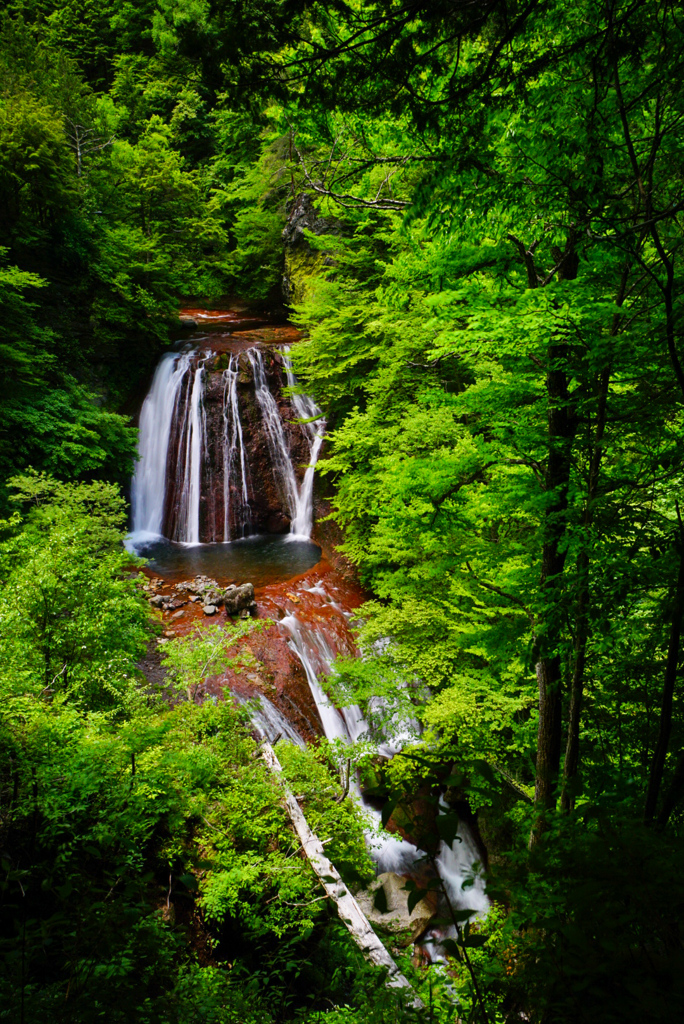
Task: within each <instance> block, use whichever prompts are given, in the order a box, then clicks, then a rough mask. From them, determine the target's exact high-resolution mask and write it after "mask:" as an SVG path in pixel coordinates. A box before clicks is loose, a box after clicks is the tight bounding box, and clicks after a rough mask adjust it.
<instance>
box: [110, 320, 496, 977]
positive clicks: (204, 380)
mask: <svg viewBox="0 0 684 1024" xmlns="http://www.w3.org/2000/svg"><path fill="white" fill-rule="evenodd" d="M187 314H188V315H191V316H192V318H193V321H194V322H195V324H196V325H198V326H197V327H196V329H194V330H193V331H192V333H191V334H189V335H188V336H187V337H186V339H185V340H184V342H183V343H182V344H181V345H180V346H179V348H178V350H177V351H174V352H168V353H165V354H164V355H163V356H162V358H161V360H160V362H159V364H158V366H157V369H156V371H155V374H154V377H153V380H152V382H151V385H150V389H149V391H148V394H147V396H146V398H145V401H144V403H143V406H142V409H141V412H140V432H139V455H140V458H139V461H138V463H137V466H136V470H135V474H134V477H133V480H132V485H131V503H132V529H131V533H130V535H129V537H128V540H127V546H128V547H129V549H130V550H131V551H132V552H135V553H136V554H139V555H142V556H144V557H145V558H147V559H148V560H149V561H148V567H147V574H148V575H149V576H150V577H154V578H155V586H156V587H157V588H159V592H160V593H167V592H168V594H169V595H171V596H173V595H174V593H177V590H174V587H177V585H178V584H179V583H180V582H181V581H183V580H187V579H191V578H194V577H197V576H205V577H208V578H210V579H212V580H215V581H216V582H217V583H219V584H220V585H221V586H225V585H227V584H230V583H236V584H241V583H245V582H247V581H249V582H251V583H252V584H253V585H254V587H255V590H256V601H257V609H258V611H257V614H258V616H259V617H261V618H268V619H270V620H272V622H273V623H274V625H272V626H270V627H269V628H268V629H266V630H264V631H263V632H262V633H260V634H258V635H255V638H254V639H253V640H252V638H250V647H251V649H252V651H253V653H254V654H255V657H256V660H257V664H259V665H260V668H259V670H258V671H253V672H247V673H242V674H241V675H240V676H237V675H232V676H231V675H228V676H226V677H225V678H223V679H221V680H215V679H214V680H209V681H207V684H206V686H205V689H204V693H205V696H212V697H214V698H218V697H220V696H222V695H223V692H224V690H225V688H226V687H229V688H230V689H231V691H232V693H233V695H234V698H235V699H236V700H237V701H246V700H249V701H250V705H249V706H250V709H251V714H252V722H253V726H254V729H255V731H256V732H257V733H258V734H259V735H261V736H264V737H266V738H268V739H269V740H272V741H273V740H275V739H276V738H277V737H278V736H280V737H282V738H284V739H287V740H289V741H290V742H294V743H299V744H304V743H307V742H315V740H316V738H317V737H319V736H321V735H324V736H326V737H327V738H328V739H329V740H332V741H338V743H339V744H340V745H342V746H344V745H345V744H351V743H354V742H355V741H357V740H358V739H360V738H364V739H375V741H376V742H378V746H379V749H380V750H381V751H382V753H383V754H384V755H385V756H388V755H390V756H391V754H392V753H396V751H397V749H399V748H398V746H397V741H395V744H394V747H393V748H391V749H390V748H388V746H387V745H386V744H385V746H384V747H383V745H382V743H383V738H382V737H371V736H370V735H369V733H370V730H369V726H368V723H367V722H366V720H365V719H364V717H363V715H362V713H361V710H360V709H359V708H358V707H346V708H340V709H338V708H336V707H334V706H333V705H332V704H331V703H330V701H329V699H328V697H327V696H326V694H325V691H324V689H323V687H322V686H321V677H323V676H325V675H327V674H328V673H329V672H330V670H331V666H332V664H333V661H334V660H335V658H336V657H337V656H338V655H346V656H349V655H356V654H357V651H356V648H355V644H354V640H353V636H352V633H351V630H350V626H349V620H350V618H351V617H352V615H353V613H354V610H355V609H356V608H357V607H358V606H359V604H361V603H362V601H363V597H364V595H363V594H362V592H361V591H360V590H359V588H358V586H357V585H356V584H355V583H353V582H350V581H349V580H348V579H347V578H346V576H345V575H344V574H343V572H341V571H339V570H338V569H336V568H335V567H334V566H333V565H331V564H330V563H329V562H328V561H327V560H326V559H325V558H324V557H323V556H322V551H321V547H319V546H318V545H317V544H316V543H315V537H316V534H315V505H316V488H315V486H314V484H315V468H316V462H317V460H318V457H319V454H320V452H321V447H322V445H323V442H324V437H325V420H324V418H323V416H322V413H321V410H320V409H319V408H318V407H317V406H316V405H315V403H314V402H313V401H312V399H311V398H310V397H308V396H306V395H304V394H300V393H298V392H297V391H296V388H297V381H296V378H295V376H294V373H293V370H292V364H291V361H290V355H291V345H292V344H294V343H296V332H294V329H293V328H291V327H289V326H283V325H271V324H268V323H266V324H265V325H264V323H263V322H260V321H259V320H258V318H252V319H251V320H250V318H249V317H240V316H239V315H237V314H236V313H235V312H232V311H220V310H213V311H211V310H204V311H203V310H192V311H187ZM312 535H313V539H312ZM178 604H179V605H180V607H179V608H178V609H177V610H176V611H174V613H173V618H172V619H170V620H169V622H168V623H167V631H166V633H165V637H166V638H168V637H169V636H173V635H183V634H184V633H186V632H188V631H189V630H190V629H192V628H193V627H194V625H195V624H197V623H198V622H201V621H203V618H204V616H203V613H202V608H201V607H200V605H199V604H189V603H187V602H178ZM222 616H223V618H225V612H222V611H219V614H218V618H213V619H212V621H221V619H222ZM402 732H403V735H404V739H405V740H408V739H410V738H411V736H412V735H413V736H415V734H416V733H415V726H413V725H412V724H411V723H406V728H405V729H403V730H402ZM349 793H350V798H351V799H354V800H356V801H357V802H358V803H359V804H360V805H361V806H362V807H363V808H364V810H365V812H366V819H367V823H368V828H367V834H366V837H367V843H368V848H369V851H370V853H371V856H372V857H373V859H374V861H375V863H376V866H377V871H378V874H382V873H385V872H391V873H393V874H397V875H401V876H410V875H411V874H412V873H415V872H418V871H419V870H420V865H421V862H422V857H423V855H422V853H421V851H419V850H417V849H416V847H415V846H414V845H413V844H412V843H411V842H409V841H408V840H407V839H405V838H402V837H400V836H398V835H396V834H392V833H389V832H386V831H385V830H384V829H383V828H382V826H381V815H380V811H379V810H378V809H377V807H375V806H373V805H372V804H371V803H370V802H368V801H367V800H366V799H365V798H364V796H363V793H362V791H361V788H360V786H359V784H358V782H357V780H356V779H355V778H352V779H350V786H349ZM480 860H481V854H480V852H479V850H478V847H477V844H476V841H475V838H474V836H473V834H472V832H471V830H470V828H469V827H468V825H467V824H466V823H465V822H461V824H460V827H459V835H458V837H457V839H456V840H454V842H453V844H451V845H448V844H446V843H445V842H442V843H441V846H440V849H439V854H438V857H437V864H438V868H439V872H440V875H441V878H442V880H443V883H444V885H445V887H446V889H447V892H448V894H449V897H450V900H451V902H452V904H453V905H455V907H456V908H458V909H464V908H468V909H471V910H472V911H473V914H474V915H480V914H483V913H485V912H486V911H487V909H488V906H489V904H488V900H487V896H486V892H485V888H484V882H483V880H482V877H481V876H480V875H478V874H477V871H476V870H475V866H476V864H477V863H478V862H479V861H480ZM473 878H474V882H473V881H472V880H473ZM466 881H467V882H468V888H467V890H464V889H463V884H464V882H466ZM446 934H447V932H440V933H437V932H436V931H433V932H432V933H430V932H428V933H427V934H426V935H425V936H423V938H422V939H421V943H422V944H423V945H424V948H425V950H426V952H427V955H428V956H431V957H432V958H433V959H439V940H440V938H444V937H445V936H446Z"/></svg>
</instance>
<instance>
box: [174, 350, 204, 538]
mask: <svg viewBox="0 0 684 1024" xmlns="http://www.w3.org/2000/svg"><path fill="white" fill-rule="evenodd" d="M204 376H205V370H204V364H203V363H200V364H199V366H198V367H197V369H196V370H195V375H194V378H193V381H192V390H191V392H190V401H189V410H188V413H187V414H186V417H185V420H184V422H183V436H182V438H181V449H182V451H183V462H184V473H183V482H182V485H181V493H180V501H179V515H178V525H177V527H176V535H177V536H176V539H177V540H179V541H181V542H182V543H184V544H189V545H195V544H199V543H200V497H201V494H202V456H203V454H204V452H205V450H206V446H207V420H206V416H205V413H204V403H203V401H202V397H203V392H204Z"/></svg>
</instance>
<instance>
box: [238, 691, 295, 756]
mask: <svg viewBox="0 0 684 1024" xmlns="http://www.w3.org/2000/svg"><path fill="white" fill-rule="evenodd" d="M237 699H239V698H237ZM240 703H242V701H240ZM248 707H249V717H250V718H251V720H252V724H253V726H254V728H255V729H256V731H257V732H258V733H259V735H260V736H261V737H262V738H263V739H265V740H268V742H269V743H275V742H276V741H277V740H278V739H285V740H289V741H290V743H295V744H296V745H297V746H298V747H305V746H306V743H305V742H304V740H303V739H302V737H301V736H300V735H299V733H298V732H297V730H296V729H295V727H294V726H293V725H292V724H291V723H290V722H288V720H287V718H285V715H283V714H282V713H281V712H280V711H278V708H277V707H276V706H275V704H272V703H271V701H270V700H269V699H268V697H264V696H263V694H261V695H260V696H259V697H256V698H254V699H252V700H250V701H249V704H248Z"/></svg>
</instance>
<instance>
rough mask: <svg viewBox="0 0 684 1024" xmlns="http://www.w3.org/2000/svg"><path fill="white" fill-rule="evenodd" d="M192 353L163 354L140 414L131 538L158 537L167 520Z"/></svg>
mask: <svg viewBox="0 0 684 1024" xmlns="http://www.w3.org/2000/svg"><path fill="white" fill-rule="evenodd" d="M189 367H190V356H189V355H187V354H186V355H182V356H177V355H173V354H171V353H167V354H166V355H164V356H162V358H161V361H160V363H159V366H158V367H157V370H156V372H155V375H154V378H153V380H152V386H151V388H150V390H149V393H148V395H147V397H146V399H145V401H144V403H143V407H142V410H141V413H140V428H139V435H138V454H139V459H138V462H137V463H136V466H135V472H134V474H133V481H132V484H131V504H132V506H133V535H132V537H131V541H132V543H133V544H135V542H136V540H137V541H143V540H146V539H152V538H158V537H161V535H162V528H163V523H164V497H165V493H166V466H167V462H168V455H169V439H170V437H171V428H172V424H173V418H174V412H175V411H176V406H177V404H178V397H179V394H180V390H181V386H182V384H183V381H184V379H185V376H186V374H187V372H188V369H189Z"/></svg>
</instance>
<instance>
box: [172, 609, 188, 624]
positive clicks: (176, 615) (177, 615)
mask: <svg viewBox="0 0 684 1024" xmlns="http://www.w3.org/2000/svg"><path fill="white" fill-rule="evenodd" d="M184 615H185V612H184V611H183V609H182V608H181V610H180V611H179V612H174V613H173V615H172V616H171V621H172V622H175V621H176V620H177V619H182V618H183V616H184Z"/></svg>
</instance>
